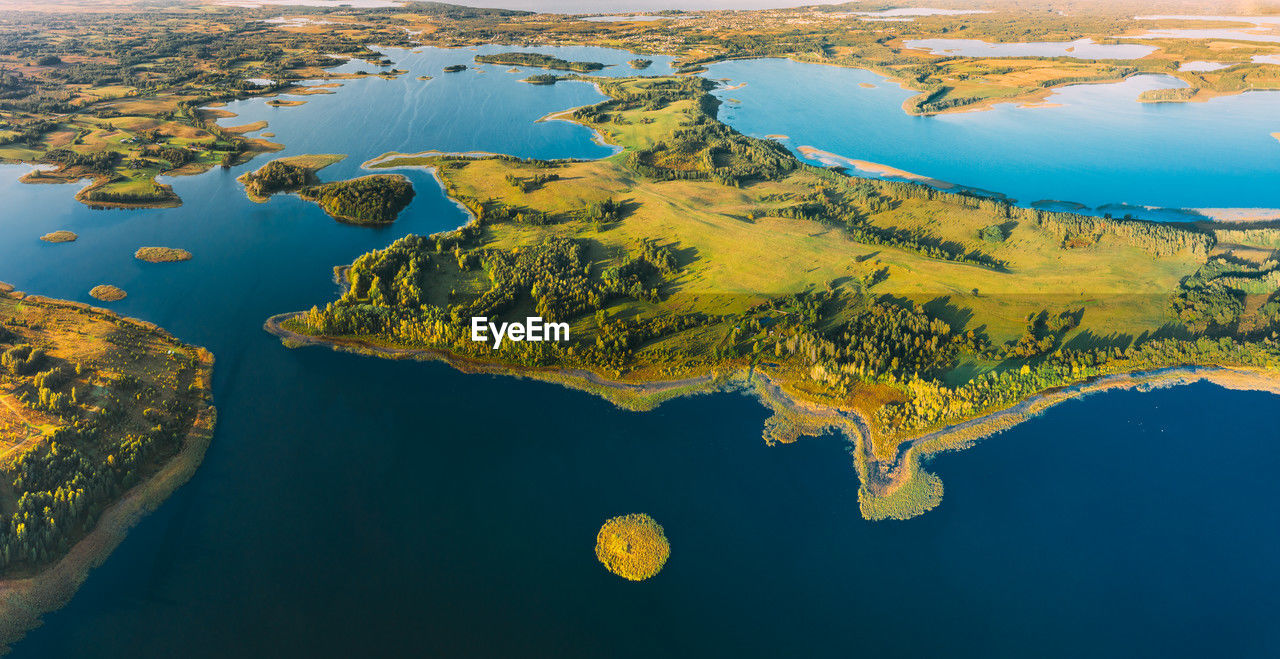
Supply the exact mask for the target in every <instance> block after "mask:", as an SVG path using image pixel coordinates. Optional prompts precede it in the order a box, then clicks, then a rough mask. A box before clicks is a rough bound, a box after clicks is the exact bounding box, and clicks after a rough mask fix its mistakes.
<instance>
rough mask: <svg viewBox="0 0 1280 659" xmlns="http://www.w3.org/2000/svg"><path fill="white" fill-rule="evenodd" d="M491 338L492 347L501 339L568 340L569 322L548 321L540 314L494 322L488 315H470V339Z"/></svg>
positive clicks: (500, 342)
mask: <svg viewBox="0 0 1280 659" xmlns="http://www.w3.org/2000/svg"><path fill="white" fill-rule="evenodd" d="M490 337H492V338H493V349H494V350H497V349H498V348H500V347H502V340H503V339H507V340H509V341H517V342H518V341H532V342H535V343H540V342H542V341H568V340H569V323H548V322H546V321H544V320H543V319H542V316H529V317H528V318H525V319H524V322H523V323H521V322H514V323H502V324H500V325H499V324H496V323H491V322H489V318H488V316H472V317H471V340H472V341H475V342H477V343H488V342H489V339H490Z"/></svg>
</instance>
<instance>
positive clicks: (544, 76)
mask: <svg viewBox="0 0 1280 659" xmlns="http://www.w3.org/2000/svg"><path fill="white" fill-rule="evenodd" d="M561 80H567V78H565V77H564V76H558V75H556V74H554V73H539V74H537V75H532V76H529V77H528V78H525V79H524V80H522V81H521V82H527V83H529V84H531V85H554V84H556V83H557V82H560V81H561Z"/></svg>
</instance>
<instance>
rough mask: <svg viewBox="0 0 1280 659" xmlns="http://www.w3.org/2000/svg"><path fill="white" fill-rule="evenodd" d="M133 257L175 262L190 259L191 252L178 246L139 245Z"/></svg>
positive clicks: (155, 261)
mask: <svg viewBox="0 0 1280 659" xmlns="http://www.w3.org/2000/svg"><path fill="white" fill-rule="evenodd" d="M133 258H135V259H138V260H139V261H146V262H147V263H175V262H178V261H190V260H191V252H188V251H187V250H185V249H178V248H177V247H139V248H138V250H137V251H135V252H134V253H133Z"/></svg>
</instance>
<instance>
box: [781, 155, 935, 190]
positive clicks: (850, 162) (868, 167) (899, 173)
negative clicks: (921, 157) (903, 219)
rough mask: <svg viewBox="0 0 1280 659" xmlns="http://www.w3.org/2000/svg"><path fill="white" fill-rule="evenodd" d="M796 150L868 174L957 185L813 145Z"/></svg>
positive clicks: (919, 181) (813, 157) (933, 183)
mask: <svg viewBox="0 0 1280 659" xmlns="http://www.w3.org/2000/svg"><path fill="white" fill-rule="evenodd" d="M796 150H797V151H799V152H800V154H801V155H803V156H804V157H806V158H809V159H812V160H817V161H819V162H822V163H824V164H827V165H839V166H842V167H852V168H854V169H856V170H858V171H860V172H863V173H866V174H873V175H875V176H889V177H894V178H901V179H906V180H908V181H915V182H917V183H924V184H926V185H930V186H933V187H935V188H938V189H939V190H950V189H953V188H955V187H956V185H955V184H954V183H948V182H946V181H940V180H938V179H936V178H929V177H928V176H921V175H920V174H914V173H912V172H908V171H906V170H903V169H898V168H897V167H891V166H889V165H882V164H880V163H877V162H870V161H867V160H856V159H854V158H846V157H845V156H842V155H840V154H838V153H831V152H830V151H823V150H822V149H816V148H814V147H811V146H800V147H796Z"/></svg>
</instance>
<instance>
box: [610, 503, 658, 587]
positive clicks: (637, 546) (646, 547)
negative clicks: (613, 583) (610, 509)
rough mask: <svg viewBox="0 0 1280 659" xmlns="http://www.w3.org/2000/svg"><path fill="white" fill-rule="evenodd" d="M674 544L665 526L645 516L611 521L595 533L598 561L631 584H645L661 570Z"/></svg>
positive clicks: (615, 518) (640, 515)
mask: <svg viewBox="0 0 1280 659" xmlns="http://www.w3.org/2000/svg"><path fill="white" fill-rule="evenodd" d="M670 555H671V544H670V543H668V542H667V536H665V535H663V533H662V525H661V524H658V523H657V522H656V521H654V519H653V518H652V517H650V516H648V515H645V514H644V513H633V514H630V515H621V516H619V517H614V518H612V519H609V520H608V521H606V522H605V523H604V526H601V527H600V533H598V534H596V558H598V559H600V562H601V563H603V564H604V566H605V568H607V569H608V570H609V571H610V572H612V573H614V574H616V575H618V576H620V577H622V578H623V579H628V580H630V581H644V580H645V579H648V578H649V577H652V576H653V575H655V574H657V573H658V572H660V571H662V566H664V565H666V563H667V557H668V556H670Z"/></svg>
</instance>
